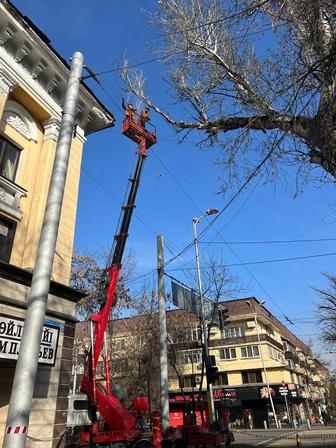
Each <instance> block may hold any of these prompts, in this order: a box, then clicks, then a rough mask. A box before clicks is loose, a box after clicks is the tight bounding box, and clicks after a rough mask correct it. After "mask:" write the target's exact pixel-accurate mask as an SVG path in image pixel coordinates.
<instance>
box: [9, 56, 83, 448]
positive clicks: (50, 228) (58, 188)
mask: <svg viewBox="0 0 336 448" xmlns="http://www.w3.org/2000/svg"><path fill="white" fill-rule="evenodd" d="M83 60H84V58H83V55H82V54H81V53H79V52H76V53H74V55H73V57H72V63H71V69H70V75H69V80H68V85H67V90H66V94H65V99H64V108H63V116H62V120H61V124H60V131H59V138H58V142H57V147H56V153H55V160H54V165H53V170H52V174H51V180H50V186H49V192H48V198H47V204H46V210H45V214H44V219H43V224H42V230H41V236H40V241H39V246H38V250H37V256H36V263H35V269H34V274H33V278H32V283H31V288H30V292H29V296H28V298H27V302H28V303H27V311H26V316H25V322H24V328H23V334H22V340H21V346H20V353H19V357H18V360H17V363H16V369H15V376H14V382H13V387H12V392H11V398H10V403H9V410H8V415H7V422H6V429H5V437H4V443H3V447H4V448H24V447H25V446H26V439H27V432H28V424H29V417H30V411H31V405H32V397H33V391H34V386H35V378H36V371H37V364H38V357H39V351H40V343H41V336H42V330H43V321H44V318H45V313H46V308H47V301H48V293H49V287H50V278H51V273H52V266H53V261H54V255H55V247H56V239H57V233H58V226H59V221H60V215H61V208H62V201H63V194H64V187H65V180H66V174H67V168H68V161H69V155H70V147H71V142H72V135H73V127H74V122H75V115H76V110H77V104H78V97H79V86H80V77H81V74H82V69H83Z"/></svg>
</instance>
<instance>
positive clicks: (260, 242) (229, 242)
mask: <svg viewBox="0 0 336 448" xmlns="http://www.w3.org/2000/svg"><path fill="white" fill-rule="evenodd" d="M324 241H336V238H312V239H304V240H266V241H226V242H225V241H200V242H199V243H200V244H233V245H235V244H240V245H245V244H285V243H290V244H293V243H315V242H324Z"/></svg>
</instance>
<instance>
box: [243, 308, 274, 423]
mask: <svg viewBox="0 0 336 448" xmlns="http://www.w3.org/2000/svg"><path fill="white" fill-rule="evenodd" d="M246 303H247V304H248V306H249V307H250V308H252V310H253V313H254V322H255V325H256V329H257V336H258V345H259V353H260V358H261V363H262V367H263V370H264V374H265V380H266V385H267V391H268V397H269V400H270V403H271V407H272V412H273V415H274V420H275V425H276V427H277V428H279V423H278V418H277V415H276V413H275V408H274V403H273V397H272V393H271V390H270V385H269V381H268V375H267V370H266V366H265V361H264V357H263V354H262V350H261V341H260V333H259V324H258V319H257V311H256V309H255V307H254V306H253V305H252V303H251V302H250V301H249V300H247V301H246ZM264 303H265V300H263V301H262V302H260V303H259V307H261V306H262V305H263V304H264Z"/></svg>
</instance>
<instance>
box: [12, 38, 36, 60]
mask: <svg viewBox="0 0 336 448" xmlns="http://www.w3.org/2000/svg"><path fill="white" fill-rule="evenodd" d="M31 50H32V49H31V46H30V45H28V44H27V43H26V42H23V44H22V45H21V46H20V47H19V48H18V49H17V51H16V54H15V60H16V62H21V61H22V59H23V58H24V57H25V56H27V54H29V53H30V52H31Z"/></svg>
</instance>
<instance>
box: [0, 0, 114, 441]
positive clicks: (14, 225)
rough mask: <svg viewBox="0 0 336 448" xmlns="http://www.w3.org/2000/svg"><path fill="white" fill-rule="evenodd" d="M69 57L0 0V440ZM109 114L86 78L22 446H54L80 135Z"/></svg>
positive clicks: (61, 426) (65, 383) (65, 354)
mask: <svg viewBox="0 0 336 448" xmlns="http://www.w3.org/2000/svg"><path fill="white" fill-rule="evenodd" d="M68 75H69V66H68V64H67V63H66V62H65V60H64V59H63V58H62V57H61V56H60V55H59V54H58V53H57V52H56V51H55V50H54V48H53V47H52V46H51V43H50V41H49V39H48V38H47V36H46V35H45V34H43V33H42V32H41V31H40V30H39V29H38V28H37V27H36V26H35V25H34V24H33V23H32V22H31V21H30V19H28V18H27V17H24V16H23V15H22V14H21V13H20V12H19V11H18V10H17V9H16V8H15V7H14V6H13V5H12V4H11V2H10V1H2V2H1V3H0V396H1V403H0V444H2V437H3V432H4V427H5V422H6V416H7V410H8V403H9V398H10V392H11V387H12V382H13V377H14V371H15V363H16V359H17V354H18V351H19V345H20V338H21V335H22V327H23V324H24V316H25V308H26V304H27V295H28V292H29V287H30V284H31V278H32V271H33V269H34V266H35V258H36V252H37V247H38V242H39V237H40V231H41V226H42V220H43V216H44V209H45V204H46V199H47V194H48V188H49V182H50V176H51V170H52V166H53V160H54V156H55V149H56V144H57V139H58V131H59V126H60V121H61V116H62V103H63V99H64V95H65V89H66V85H67V80H68ZM113 122H114V119H113V116H112V114H111V113H110V112H109V111H108V110H107V109H106V108H105V107H104V106H103V105H102V104H101V103H100V102H99V101H98V99H97V98H96V97H95V96H94V95H93V93H92V92H91V91H90V90H89V89H88V88H87V87H86V86H85V85H84V84H82V85H81V88H80V99H79V107H78V114H77V118H76V126H75V129H74V137H73V141H72V147H71V155H70V162H69V168H68V174H67V180H66V187H65V194H64V201H63V207H62V215H61V220H60V226H59V233H58V238H57V246H56V252H55V260H54V265H53V272H52V282H51V287H50V294H49V298H48V309H47V316H46V320H45V328H44V332H43V337H42V341H41V352H40V363H39V367H38V372H37V382H36V387H35V391H34V398H33V408H32V413H31V418H30V424H29V429H28V446H34V447H39V446H41V447H52V446H62V445H61V442H60V438H61V436H62V434H63V433H64V430H65V421H66V410H67V396H68V388H69V381H70V376H71V365H72V362H71V358H72V346H73V338H74V331H75V322H76V302H77V301H78V300H79V299H80V298H81V297H82V296H81V294H80V293H78V292H77V291H74V290H73V289H71V288H69V279H70V269H71V258H72V251H73V242H74V230H75V220H76V209H77V196H78V186H79V177H80V166H81V159H82V151H83V144H84V143H85V141H86V136H87V135H88V134H90V133H93V132H97V131H99V130H101V129H104V128H106V127H109V126H112V125H113Z"/></svg>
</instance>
